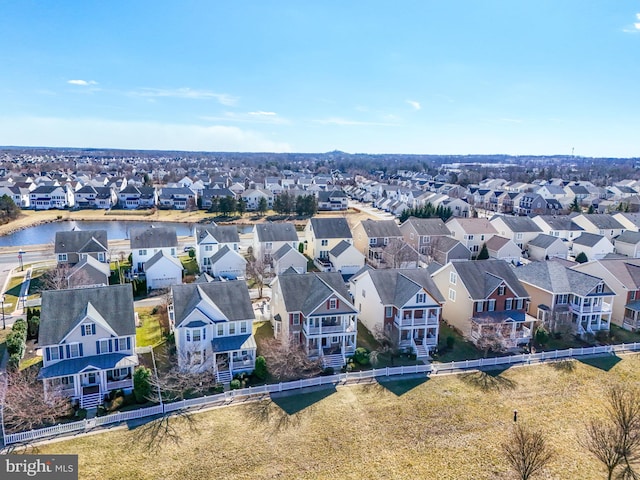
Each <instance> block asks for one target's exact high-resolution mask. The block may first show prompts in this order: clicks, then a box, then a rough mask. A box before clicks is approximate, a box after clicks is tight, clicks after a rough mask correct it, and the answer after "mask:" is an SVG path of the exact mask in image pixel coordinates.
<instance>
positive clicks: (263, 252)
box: [253, 222, 298, 263]
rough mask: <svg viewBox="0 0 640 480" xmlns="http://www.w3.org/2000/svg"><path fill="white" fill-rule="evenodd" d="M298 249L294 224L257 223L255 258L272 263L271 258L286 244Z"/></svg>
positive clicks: (254, 228) (254, 229)
mask: <svg viewBox="0 0 640 480" xmlns="http://www.w3.org/2000/svg"><path fill="white" fill-rule="evenodd" d="M287 243H288V244H289V245H291V246H292V247H293V248H295V249H297V248H298V233H297V232H296V227H295V225H294V224H292V223H286V222H283V223H271V222H269V223H257V224H256V225H254V227H253V256H254V257H255V258H262V259H263V260H264V261H265V262H268V263H270V262H271V256H272V255H273V254H274V253H275V252H276V251H278V250H280V249H281V248H282V247H283V246H284V245H285V244H287Z"/></svg>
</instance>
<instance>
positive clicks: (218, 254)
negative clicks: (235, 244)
mask: <svg viewBox="0 0 640 480" xmlns="http://www.w3.org/2000/svg"><path fill="white" fill-rule="evenodd" d="M229 252H233V250H231V249H230V248H229V246H228V245H225V246H224V247H222V248H220V249H218V251H217V252H216V253H215V254H213V255H211V258H210V261H211V265H214V264H215V263H216V262H217V261H218V260H220V259H221V258H222V257H224V256H225V255H227V254H228V253H229ZM235 253H237V252H235ZM237 254H238V256H241V255H240V254H239V253H237Z"/></svg>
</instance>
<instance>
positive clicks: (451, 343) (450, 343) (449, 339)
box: [447, 335, 456, 350]
mask: <svg viewBox="0 0 640 480" xmlns="http://www.w3.org/2000/svg"><path fill="white" fill-rule="evenodd" d="M455 343H456V337H454V336H453V335H449V336H448V337H447V350H453V346H454V345H455Z"/></svg>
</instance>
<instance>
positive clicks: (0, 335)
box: [0, 326, 11, 359]
mask: <svg viewBox="0 0 640 480" xmlns="http://www.w3.org/2000/svg"><path fill="white" fill-rule="evenodd" d="M10 331H11V329H10V328H9V327H7V328H6V329H3V328H2V327H1V326H0V359H2V357H3V356H4V352H6V350H7V342H6V340H7V335H9V332H10Z"/></svg>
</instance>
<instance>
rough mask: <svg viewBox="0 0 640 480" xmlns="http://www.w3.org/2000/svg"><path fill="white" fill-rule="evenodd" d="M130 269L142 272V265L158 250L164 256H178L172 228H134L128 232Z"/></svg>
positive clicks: (176, 238)
mask: <svg viewBox="0 0 640 480" xmlns="http://www.w3.org/2000/svg"><path fill="white" fill-rule="evenodd" d="M129 244H130V246H131V268H132V269H133V271H134V272H144V268H145V267H144V265H145V263H146V262H147V261H149V260H151V257H153V256H154V255H155V254H156V253H158V252H159V251H160V250H162V251H163V252H164V254H165V255H167V256H171V257H175V258H177V256H178V236H177V235H176V229H175V228H173V227H154V226H151V227H135V228H132V229H131V230H130V231H129Z"/></svg>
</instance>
